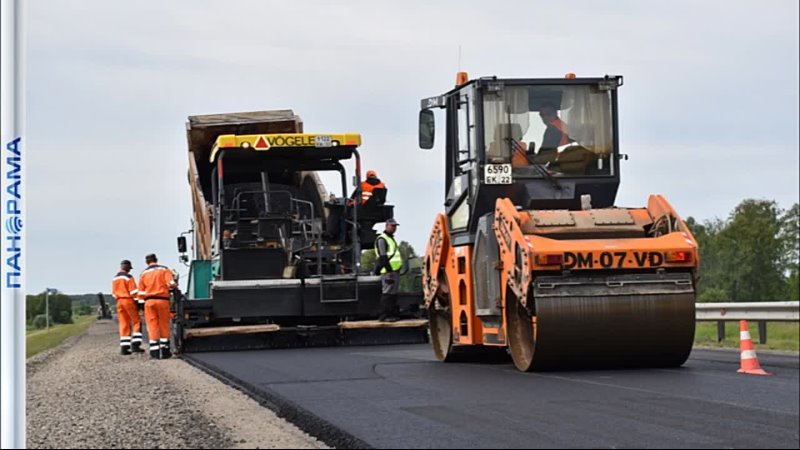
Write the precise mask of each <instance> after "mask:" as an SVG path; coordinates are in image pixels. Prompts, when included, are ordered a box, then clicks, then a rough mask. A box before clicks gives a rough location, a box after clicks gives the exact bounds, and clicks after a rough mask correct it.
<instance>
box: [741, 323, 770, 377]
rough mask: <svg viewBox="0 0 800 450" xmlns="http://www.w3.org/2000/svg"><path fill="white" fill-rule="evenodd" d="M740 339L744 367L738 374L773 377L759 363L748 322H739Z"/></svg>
mask: <svg viewBox="0 0 800 450" xmlns="http://www.w3.org/2000/svg"><path fill="white" fill-rule="evenodd" d="M739 339H740V342H739V348H740V349H741V350H742V367H741V368H740V369H739V370H738V372H739V373H747V374H750V375H772V374H771V373H767V372H764V370H763V369H762V368H761V364H759V363H758V357H757V356H756V351H755V350H753V340H752V339H751V338H750V331H748V330H747V321H746V320H741V321H739Z"/></svg>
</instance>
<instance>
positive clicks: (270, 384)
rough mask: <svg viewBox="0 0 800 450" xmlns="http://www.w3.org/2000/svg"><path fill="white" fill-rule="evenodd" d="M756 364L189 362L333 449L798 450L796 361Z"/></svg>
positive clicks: (360, 351) (288, 354)
mask: <svg viewBox="0 0 800 450" xmlns="http://www.w3.org/2000/svg"><path fill="white" fill-rule="evenodd" d="M759 357H760V360H761V365H762V367H764V368H765V369H766V370H767V371H770V372H772V373H773V374H774V375H773V376H770V377H763V376H753V375H741V374H738V373H736V370H737V369H738V367H739V360H738V358H739V354H738V352H737V351H729V350H695V351H694V352H693V353H692V356H691V358H690V360H689V361H688V362H687V363H686V364H685V365H684V366H683V367H681V368H677V369H639V370H614V371H583V372H551V373H520V372H517V371H516V370H515V369H514V368H513V366H512V365H511V363H509V362H503V363H493V364H491V363H483V364H466V363H448V364H445V363H440V362H438V361H435V360H434V358H433V355H432V351H431V349H430V348H429V346H428V345H406V346H381V347H340V348H315V349H293V350H265V351H249V352H229V353H202V354H194V355H191V358H193V359H194V360H195V361H197V362H199V363H201V364H202V365H204V366H206V367H207V368H210V369H212V370H213V371H215V372H217V373H218V374H224V375H223V376H226V377H228V378H229V379H230V380H233V381H234V382H235V383H238V384H239V385H240V386H246V389H249V390H250V393H251V394H255V395H256V396H261V397H262V399H265V401H266V402H267V403H272V404H279V405H284V407H285V406H286V405H290V406H291V407H292V408H296V411H300V413H295V414H294V417H293V421H294V422H295V423H298V422H299V425H300V426H301V428H306V431H310V432H311V433H312V434H317V435H318V437H322V438H323V439H326V436H325V434H326V433H327V434H328V435H329V436H327V441H328V442H329V443H333V444H334V445H337V444H338V445H365V446H371V447H376V448H396V447H412V448H542V447H634V448H639V447H682V448H695V447H736V448H763V447H769V448H795V449H796V448H798V447H800V415H799V414H798V411H799V410H800V380H799V379H798V365H799V364H798V356H796V355H794V356H792V355H767V354H763V352H762V354H759ZM289 415H292V414H289ZM308 417H311V418H313V419H314V420H312V421H311V425H308V422H307V420H306V419H308ZM320 419H321V420H320ZM314 421H316V422H314ZM304 422H305V427H304V426H303V423H304ZM320 423H322V424H323V426H320ZM309 428H311V429H309ZM314 428H316V429H314ZM332 430H338V431H339V432H341V433H343V435H344V436H345V438H342V437H341V435H339V437H338V438H335V439H332V438H331V435H332V434H331V433H333V432H332ZM333 434H336V433H333ZM319 435H321V436H319ZM337 439H338V440H337ZM343 439H344V440H343ZM347 439H350V441H348V440H347Z"/></svg>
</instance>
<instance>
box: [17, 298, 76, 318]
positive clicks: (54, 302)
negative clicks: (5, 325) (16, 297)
mask: <svg viewBox="0 0 800 450" xmlns="http://www.w3.org/2000/svg"><path fill="white" fill-rule="evenodd" d="M46 300H47V292H46V291H44V292H41V293H39V294H36V295H28V296H27V297H26V299H25V303H26V305H25V306H26V308H25V309H26V312H25V316H26V318H27V320H28V322H29V323H33V319H34V318H35V317H36V316H38V315H43V314H45V311H46V310H47V305H46ZM62 312H63V313H65V314H62ZM50 323H72V298H70V296H69V295H65V294H63V293H61V292H57V293H55V294H50Z"/></svg>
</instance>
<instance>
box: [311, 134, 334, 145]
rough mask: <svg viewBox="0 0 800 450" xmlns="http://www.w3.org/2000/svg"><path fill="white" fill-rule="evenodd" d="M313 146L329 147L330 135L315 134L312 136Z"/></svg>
mask: <svg viewBox="0 0 800 450" xmlns="http://www.w3.org/2000/svg"><path fill="white" fill-rule="evenodd" d="M314 146H315V147H330V146H331V137H330V136H315V137H314Z"/></svg>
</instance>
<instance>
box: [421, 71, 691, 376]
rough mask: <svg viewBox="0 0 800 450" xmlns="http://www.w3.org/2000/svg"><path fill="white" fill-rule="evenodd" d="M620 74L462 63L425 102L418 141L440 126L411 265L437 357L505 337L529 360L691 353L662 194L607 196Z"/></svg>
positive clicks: (687, 306) (686, 251)
mask: <svg viewBox="0 0 800 450" xmlns="http://www.w3.org/2000/svg"><path fill="white" fill-rule="evenodd" d="M622 84H623V79H622V77H620V76H605V77H601V78H577V77H574V76H570V77H567V78H563V79H499V78H496V77H487V78H480V79H477V80H471V81H470V80H468V79H467V77H466V76H464V75H460V76H459V78H458V80H457V86H456V87H455V88H454V89H453V90H451V91H449V92H447V93H445V94H443V95H440V96H436V97H431V98H427V99H424V100H422V103H421V112H420V146H421V147H422V148H424V149H430V148H433V147H434V146H435V145H436V142H437V141H436V139H437V134H436V130H437V126H439V128H440V134H444V140H443V141H442V142H441V144H440V146H441V147H443V148H444V151H445V153H446V162H447V163H446V175H447V176H446V180H447V182H446V189H445V196H444V199H445V201H444V205H445V210H444V211H443V212H442V213H441V214H439V215H438V216H437V217H436V219H435V221H434V225H433V229H432V230H431V234H430V238H429V241H428V245H427V248H426V254H425V259H424V266H423V267H424V268H423V288H424V291H425V304H426V306H427V308H428V312H429V319H430V331H431V340H432V344H433V350H434V353H435V354H436V356H437V357H438V358H439V359H441V360H444V361H449V360H453V359H454V358H460V357H462V356H469V355H477V354H482V353H485V352H486V351H487V350H490V349H497V350H498V351H500V352H502V351H506V349H507V350H508V352H509V353H510V354H511V356H512V359H513V361H514V363H515V365H516V366H517V368H518V369H520V370H523V371H528V370H547V369H559V368H591V367H620V366H677V365H681V364H683V362H685V360H686V359H687V358H688V355H689V352H690V351H691V346H692V342H693V336H694V323H695V322H694V301H695V284H696V273H697V270H696V269H697V267H698V253H697V243H696V241H695V240H694V237H693V236H692V235H691V232H690V231H689V229H688V228H687V227H686V225H685V224H684V222H683V220H682V219H681V218H680V216H679V215H678V214H677V212H676V211H675V210H674V209H673V208H672V206H671V205H670V204H669V203H668V202H667V201H666V199H664V198H663V197H661V196H659V195H651V196H650V198H649V199H648V201H647V204H646V205H645V206H643V207H639V208H622V207H617V206H615V205H614V202H615V198H616V194H617V189H618V187H619V181H620V161H621V160H622V159H623V156H622V155H621V153H620V151H619V140H618V121H617V93H618V90H619V88H620V87H621V86H622ZM437 109H441V110H443V113H444V114H440V117H439V122H438V123H437V120H436V117H435V115H434V111H435V110H437ZM439 124H441V125H439ZM441 130H444V132H443V133H442V132H441Z"/></svg>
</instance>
